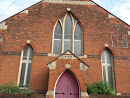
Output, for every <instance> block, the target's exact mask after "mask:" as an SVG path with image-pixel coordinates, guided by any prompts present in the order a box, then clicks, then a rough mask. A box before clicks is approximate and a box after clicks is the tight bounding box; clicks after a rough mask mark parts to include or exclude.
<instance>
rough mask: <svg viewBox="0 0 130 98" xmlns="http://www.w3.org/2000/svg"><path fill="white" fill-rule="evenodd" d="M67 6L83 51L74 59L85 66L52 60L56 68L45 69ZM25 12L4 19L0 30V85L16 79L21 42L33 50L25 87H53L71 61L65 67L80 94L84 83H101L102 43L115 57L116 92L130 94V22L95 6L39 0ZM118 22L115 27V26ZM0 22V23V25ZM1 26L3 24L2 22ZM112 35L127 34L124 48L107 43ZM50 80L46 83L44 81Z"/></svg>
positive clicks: (110, 42) (84, 87)
mask: <svg viewBox="0 0 130 98" xmlns="http://www.w3.org/2000/svg"><path fill="white" fill-rule="evenodd" d="M88 1H90V0H88ZM67 8H71V10H70V12H71V13H73V14H74V15H75V16H76V17H77V18H78V19H79V21H80V23H81V27H82V30H83V54H84V55H87V57H83V56H82V57H79V59H80V60H81V61H83V62H84V63H86V64H87V65H88V66H89V68H88V69H87V71H80V61H79V60H77V59H62V58H58V59H57V60H56V69H48V66H47V65H48V64H49V63H50V62H52V61H53V60H54V59H55V58H56V57H57V56H55V55H49V54H51V51H52V35H53V28H54V25H55V23H56V21H57V20H58V19H59V18H60V17H62V15H63V14H65V13H67ZM26 10H28V13H18V14H16V15H14V16H12V17H10V18H8V19H6V20H4V21H3V22H5V26H7V29H6V28H1V29H0V38H2V39H3V40H1V41H0V84H2V83H6V82H11V81H14V82H16V83H17V82H18V81H17V79H18V73H19V70H20V69H19V66H20V58H21V51H22V50H23V49H24V47H25V45H26V44H30V45H31V46H32V48H33V60H32V68H31V77H30V85H31V86H32V88H33V89H35V90H43V91H54V85H55V82H56V80H57V78H58V76H59V75H60V74H61V73H62V72H64V71H65V70H66V67H65V65H66V64H70V65H71V67H70V70H71V71H72V72H73V73H74V74H75V75H76V77H77V78H78V80H79V83H80V86H81V92H86V86H85V83H94V82H96V81H97V80H100V81H102V64H101V54H102V51H103V49H104V48H105V47H107V48H109V49H110V50H111V51H112V54H113V56H114V73H115V84H116V91H117V93H130V78H129V76H130V66H129V65H130V48H129V45H130V35H128V32H129V31H130V26H129V25H128V24H126V23H124V22H123V21H122V20H120V19H119V18H117V17H115V16H113V15H112V16H113V17H111V16H109V15H111V13H109V12H108V11H106V10H104V9H103V8H101V7H99V6H98V5H97V4H95V5H92V4H90V5H89V4H86V5H85V4H65V3H51V2H47V1H46V2H42V1H41V2H39V3H37V4H35V5H33V6H31V7H29V8H27V9H26ZM118 25H120V30H119V31H118V30H117V26H118ZM0 26H1V25H0ZM2 26H3V25H2ZM111 35H125V36H127V43H128V47H127V48H116V47H113V46H112V40H111ZM48 84H49V85H48Z"/></svg>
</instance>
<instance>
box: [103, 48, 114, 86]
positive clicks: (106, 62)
mask: <svg viewBox="0 0 130 98" xmlns="http://www.w3.org/2000/svg"><path fill="white" fill-rule="evenodd" d="M102 70H103V80H104V81H105V82H108V83H109V84H111V85H112V86H114V70H113V55H112V53H111V51H110V50H109V49H107V48H105V49H104V51H103V52H102Z"/></svg>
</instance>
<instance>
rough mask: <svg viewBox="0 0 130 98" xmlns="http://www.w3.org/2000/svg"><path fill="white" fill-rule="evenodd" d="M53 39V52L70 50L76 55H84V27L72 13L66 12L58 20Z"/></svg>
mask: <svg viewBox="0 0 130 98" xmlns="http://www.w3.org/2000/svg"><path fill="white" fill-rule="evenodd" d="M53 40H54V41H53V49H52V53H53V54H61V53H63V52H65V51H67V50H70V51H72V52H73V53H74V54H75V55H83V49H82V29H81V26H80V23H79V21H78V19H77V18H76V17H75V16H74V15H72V14H71V13H66V14H65V15H64V16H63V17H62V18H61V19H59V20H58V21H57V23H56V25H55V28H54V38H53Z"/></svg>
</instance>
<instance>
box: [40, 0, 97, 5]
mask: <svg viewBox="0 0 130 98" xmlns="http://www.w3.org/2000/svg"><path fill="white" fill-rule="evenodd" d="M42 2H50V3H64V4H80V5H96V4H95V3H93V2H92V1H69V0H68V1H67V0H66V1H61V0H43V1H42Z"/></svg>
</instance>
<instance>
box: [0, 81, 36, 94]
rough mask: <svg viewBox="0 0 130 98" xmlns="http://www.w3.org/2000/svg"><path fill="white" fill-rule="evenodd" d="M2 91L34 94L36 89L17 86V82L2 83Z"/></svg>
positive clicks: (0, 86)
mask: <svg viewBox="0 0 130 98" xmlns="http://www.w3.org/2000/svg"><path fill="white" fill-rule="evenodd" d="M0 93H20V94H32V93H36V92H35V91H34V90H30V88H27V87H22V88H21V87H19V86H16V84H15V83H13V82H11V83H3V84H2V85H0Z"/></svg>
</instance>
